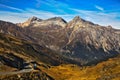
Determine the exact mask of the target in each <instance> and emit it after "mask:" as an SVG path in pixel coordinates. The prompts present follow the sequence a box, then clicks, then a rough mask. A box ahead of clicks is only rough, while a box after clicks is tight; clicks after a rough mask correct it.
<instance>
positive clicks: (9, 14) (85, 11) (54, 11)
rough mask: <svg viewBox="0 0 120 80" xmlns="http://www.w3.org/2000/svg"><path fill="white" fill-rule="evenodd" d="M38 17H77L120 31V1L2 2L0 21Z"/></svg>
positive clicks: (14, 0)
mask: <svg viewBox="0 0 120 80" xmlns="http://www.w3.org/2000/svg"><path fill="white" fill-rule="evenodd" d="M32 16H36V17H38V18H41V19H48V18H51V17H62V18H63V19H65V20H66V21H67V22H69V21H70V20H72V19H73V18H74V17H75V16H80V17H81V18H83V19H85V20H88V21H91V22H93V23H95V24H100V25H103V26H108V25H111V26H112V27H114V28H117V29H120V0H0V20H4V21H9V22H13V23H20V22H24V21H26V20H27V19H28V18H30V17H32Z"/></svg>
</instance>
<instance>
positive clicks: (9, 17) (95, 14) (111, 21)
mask: <svg viewBox="0 0 120 80" xmlns="http://www.w3.org/2000/svg"><path fill="white" fill-rule="evenodd" d="M0 6H2V7H6V8H9V9H12V10H17V11H19V12H11V11H0V20H5V21H10V22H13V23H19V22H24V21H26V20H27V19H28V18H30V17H32V16H36V17H39V18H41V19H47V18H51V17H62V18H64V19H65V20H67V21H70V20H72V19H73V17H74V16H76V15H80V16H81V17H82V18H83V19H86V20H89V21H92V22H94V23H96V24H100V25H106V26H107V25H112V26H113V27H114V28H119V29H120V20H118V19H117V17H120V15H119V14H120V12H109V13H108V12H105V11H102V12H101V11H89V10H79V9H74V8H68V9H69V10H70V11H71V12H73V13H74V14H58V13H54V12H50V11H44V10H36V9H31V8H26V9H25V10H22V9H19V8H14V7H11V6H7V5H1V4H0Z"/></svg>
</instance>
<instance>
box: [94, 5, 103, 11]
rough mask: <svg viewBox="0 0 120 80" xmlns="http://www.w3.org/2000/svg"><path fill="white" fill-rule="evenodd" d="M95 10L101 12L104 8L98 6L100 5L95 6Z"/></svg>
mask: <svg viewBox="0 0 120 80" xmlns="http://www.w3.org/2000/svg"><path fill="white" fill-rule="evenodd" d="M95 8H97V9H98V10H100V11H104V8H102V7H100V6H98V5H95Z"/></svg>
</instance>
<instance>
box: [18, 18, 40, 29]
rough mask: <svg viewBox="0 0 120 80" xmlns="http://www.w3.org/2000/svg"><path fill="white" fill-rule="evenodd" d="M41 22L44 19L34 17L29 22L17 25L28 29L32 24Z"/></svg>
mask: <svg viewBox="0 0 120 80" xmlns="http://www.w3.org/2000/svg"><path fill="white" fill-rule="evenodd" d="M40 21H42V19H40V18H37V17H35V16H33V17H30V18H29V19H28V20H27V21H25V22H23V23H17V25H18V26H21V27H28V26H30V25H31V24H32V23H37V22H40Z"/></svg>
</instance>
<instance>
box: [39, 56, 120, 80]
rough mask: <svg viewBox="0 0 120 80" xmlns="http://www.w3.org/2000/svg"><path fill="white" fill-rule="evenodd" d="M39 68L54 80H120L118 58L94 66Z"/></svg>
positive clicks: (119, 62) (119, 61) (119, 59)
mask: <svg viewBox="0 0 120 80" xmlns="http://www.w3.org/2000/svg"><path fill="white" fill-rule="evenodd" d="M40 68H41V69H42V70H43V71H44V72H46V73H47V74H48V75H50V76H51V77H53V78H54V79H55V80H120V56H118V57H116V58H111V59H109V60H108V61H104V62H101V63H99V64H97V65H95V66H87V67H80V66H77V65H73V64H68V65H66V64H63V65H60V66H53V67H51V68H49V69H46V68H43V67H40Z"/></svg>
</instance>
